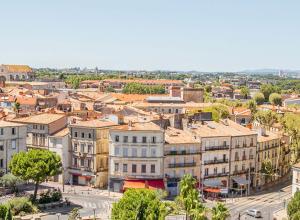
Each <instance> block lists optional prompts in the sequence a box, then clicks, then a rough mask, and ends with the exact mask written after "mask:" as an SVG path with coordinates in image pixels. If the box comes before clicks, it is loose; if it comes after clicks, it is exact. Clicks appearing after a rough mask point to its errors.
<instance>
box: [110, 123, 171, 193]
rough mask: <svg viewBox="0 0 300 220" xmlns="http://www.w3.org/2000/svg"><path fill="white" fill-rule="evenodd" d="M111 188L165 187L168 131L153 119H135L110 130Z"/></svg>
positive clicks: (119, 189) (118, 190) (117, 189)
mask: <svg viewBox="0 0 300 220" xmlns="http://www.w3.org/2000/svg"><path fill="white" fill-rule="evenodd" d="M109 142H110V144H109V189H110V190H113V191H115V192H121V191H124V190H126V189H128V188H162V189H164V188H165V187H164V182H163V178H164V173H163V158H164V151H163V147H164V132H163V130H162V129H161V128H160V127H159V126H157V125H156V124H154V123H152V122H132V121H129V122H128V124H124V125H120V126H118V127H115V128H112V129H111V130H110V132H109Z"/></svg>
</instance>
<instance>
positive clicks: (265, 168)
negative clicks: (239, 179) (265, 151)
mask: <svg viewBox="0 0 300 220" xmlns="http://www.w3.org/2000/svg"><path fill="white" fill-rule="evenodd" d="M261 173H262V174H264V176H265V177H266V179H269V178H270V177H271V176H273V175H274V170H273V167H272V162H271V160H269V159H266V160H264V161H263V162H262V165H261Z"/></svg>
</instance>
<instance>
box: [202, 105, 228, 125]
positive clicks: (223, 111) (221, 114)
mask: <svg viewBox="0 0 300 220" xmlns="http://www.w3.org/2000/svg"><path fill="white" fill-rule="evenodd" d="M203 112H211V113H212V119H213V120H214V121H216V122H218V121H219V120H220V119H225V118H228V116H229V111H228V108H227V107H226V106H224V105H221V104H218V105H212V106H209V107H206V108H204V109H203Z"/></svg>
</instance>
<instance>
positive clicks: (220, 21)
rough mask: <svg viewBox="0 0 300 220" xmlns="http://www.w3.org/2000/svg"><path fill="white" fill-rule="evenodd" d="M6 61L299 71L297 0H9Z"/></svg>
mask: <svg viewBox="0 0 300 220" xmlns="http://www.w3.org/2000/svg"><path fill="white" fill-rule="evenodd" d="M0 28H1V29H0V30H1V31H0V63H8V64H10V63H18V64H21V63H22V64H29V65H31V66H34V67H46V66H48V67H71V66H80V67H95V66H98V67H99V68H108V69H109V68H111V69H148V70H153V69H169V70H202V71H221V70H223V71H235V70H242V69H248V68H291V69H292V68H293V69H300V1H299V0H294V1H292V0H219V1H214V0H206V1H202V0H194V1H192V0H148V1H146V0H120V1H114V0H106V1H104V0H103V1H102V0H44V1H41V0H36V1H34V0H26V1H25V0H19V1H15V0H8V1H2V2H1V6H0Z"/></svg>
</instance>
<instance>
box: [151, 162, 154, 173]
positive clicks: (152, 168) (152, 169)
mask: <svg viewBox="0 0 300 220" xmlns="http://www.w3.org/2000/svg"><path fill="white" fill-rule="evenodd" d="M151 173H155V164H151Z"/></svg>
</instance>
